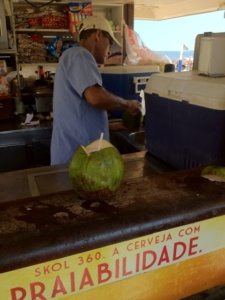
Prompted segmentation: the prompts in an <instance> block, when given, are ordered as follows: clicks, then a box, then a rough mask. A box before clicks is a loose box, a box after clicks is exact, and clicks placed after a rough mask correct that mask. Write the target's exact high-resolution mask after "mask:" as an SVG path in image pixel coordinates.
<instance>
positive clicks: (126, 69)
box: [99, 65, 160, 74]
mask: <svg viewBox="0 0 225 300" xmlns="http://www.w3.org/2000/svg"><path fill="white" fill-rule="evenodd" d="M99 70H100V73H102V74H141V73H159V72H160V67H159V66H158V65H148V66H146V65H143V66H142V65H140V66H106V67H104V66H103V67H100V68H99Z"/></svg>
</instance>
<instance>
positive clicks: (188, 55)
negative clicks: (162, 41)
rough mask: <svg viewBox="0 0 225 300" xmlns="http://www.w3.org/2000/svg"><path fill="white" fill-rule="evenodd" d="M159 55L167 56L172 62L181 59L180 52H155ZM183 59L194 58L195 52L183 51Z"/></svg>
mask: <svg viewBox="0 0 225 300" xmlns="http://www.w3.org/2000/svg"><path fill="white" fill-rule="evenodd" d="M155 52H156V53H158V54H161V55H162V54H164V55H166V56H167V57H168V58H169V59H170V60H171V61H173V60H179V58H180V51H155ZM182 58H183V59H185V58H192V59H193V58H194V51H193V50H184V51H183V56H182Z"/></svg>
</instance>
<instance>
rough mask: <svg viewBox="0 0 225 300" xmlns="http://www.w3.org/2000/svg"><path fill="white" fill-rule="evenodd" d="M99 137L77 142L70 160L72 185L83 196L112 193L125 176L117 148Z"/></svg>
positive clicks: (99, 197) (98, 197)
mask: <svg viewBox="0 0 225 300" xmlns="http://www.w3.org/2000/svg"><path fill="white" fill-rule="evenodd" d="M98 147H99V140H96V141H94V142H92V143H91V144H90V145H88V146H86V147H84V146H82V145H81V146H80V147H79V148H78V149H77V150H76V151H75V153H74V154H73V156H72V158H71V160H70V163H69V177H70V181H71V183H72V186H73V188H74V190H75V192H76V193H77V195H78V196H80V197H81V198H83V199H88V200H104V199H108V198H110V197H112V196H113V195H114V193H115V192H116V191H117V190H118V188H119V187H120V185H121V183H122V180H123V177H124V162H123V159H122V156H121V154H120V153H119V151H118V150H117V149H116V148H115V147H114V146H113V145H112V144H111V143H110V142H108V141H106V140H104V139H103V140H102V141H101V149H100V150H98Z"/></svg>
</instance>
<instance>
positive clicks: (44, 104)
mask: <svg viewBox="0 0 225 300" xmlns="http://www.w3.org/2000/svg"><path fill="white" fill-rule="evenodd" d="M52 96H53V91H52V89H51V88H49V87H38V88H36V90H35V92H34V98H35V106H36V111H37V112H39V113H43V112H51V111H52Z"/></svg>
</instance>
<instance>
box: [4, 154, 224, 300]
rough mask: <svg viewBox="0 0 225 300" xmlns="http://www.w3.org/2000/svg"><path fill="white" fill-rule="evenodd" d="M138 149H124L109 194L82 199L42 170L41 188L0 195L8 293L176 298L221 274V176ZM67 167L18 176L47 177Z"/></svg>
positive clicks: (24, 298) (14, 297)
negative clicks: (149, 158) (157, 163)
mask: <svg viewBox="0 0 225 300" xmlns="http://www.w3.org/2000/svg"><path fill="white" fill-rule="evenodd" d="M140 155H141V154H140V153H138V154H137V155H136V156H135V155H133V156H132V158H131V156H130V155H129V156H124V160H125V164H126V165H127V166H126V167H125V168H126V176H125V180H124V183H123V184H122V186H121V188H120V189H119V190H118V192H117V193H116V194H115V196H114V197H113V198H112V199H110V200H107V201H95V202H91V201H89V200H88V199H87V200H81V199H79V198H77V197H76V195H75V193H74V191H73V190H71V189H70V186H67V187H66V189H65V190H62V189H60V188H58V187H60V186H64V187H65V186H66V185H64V184H62V182H63V181H62V178H61V176H59V177H54V180H53V181H54V185H55V188H56V187H57V188H58V190H57V188H56V190H55V192H54V193H50V194H49V191H50V190H48V192H46V190H45V191H43V189H42V188H40V187H41V180H40V181H39V180H37V182H38V189H36V190H35V189H34V191H36V192H37V191H39V192H40V191H41V193H40V194H41V196H35V195H33V197H30V198H26V199H22V200H16V201H12V199H10V201H7V202H3V203H1V204H0V273H1V274H0V280H1V282H5V281H6V280H9V282H8V283H7V284H6V286H3V285H2V287H0V294H1V295H4V296H5V295H6V296H5V298H4V300H8V299H9V300H18V299H20V300H28V299H31V295H32V297H33V298H32V299H35V300H39V299H44V300H45V299H46V300H49V299H69V300H70V299H76V300H81V299H85V300H89V299H110V300H114V299H121V300H128V299H129V300H130V299H135V300H137V299H138V300H147V299H148V300H149V299H154V300H157V299H159V300H163V299H167V300H168V299H173V300H175V299H181V298H184V297H187V296H189V295H192V294H194V293H197V292H199V291H202V290H206V289H209V288H211V287H215V286H217V285H220V284H224V283H225V244H224V243H225V233H224V224H225V185H224V183H219V182H211V181H209V180H207V179H204V178H202V177H201V169H200V168H197V169H191V170H182V171H174V172H168V173H164V174H156V173H157V172H155V171H154V170H153V171H152V168H151V167H150V165H148V163H146V160H145V154H144V153H142V155H141V156H140ZM64 167H65V166H63V167H62V168H61V167H58V166H56V167H54V168H53V169H51V168H50V169H46V171H47V170H48V171H50V172H51V170H52V171H53V173H48V174H47V175H46V172H42V173H43V174H44V175H42V174H41V175H40V173H39V175H35V174H33V175H32V173H31V174H29V173H27V171H24V174H23V177H24V178H23V180H22V179H21V178H19V176H15V178H13V180H14V182H17V183H18V182H19V181H20V180H21V182H22V181H23V184H25V181H26V176H29V175H32V176H33V177H36V176H44V179H43V181H45V185H46V186H48V185H51V184H50V183H51V181H52V179H49V178H48V176H50V177H51V176H52V174H54V172H55V171H56V172H57V173H60V172H61V173H63V172H64ZM42 170H43V169H42ZM151 172H152V173H151ZM20 174H21V173H20ZM37 174H38V172H37ZM61 175H62V174H61ZM45 176H47V177H45ZM54 176H55V175H54ZM62 176H64V175H62ZM9 178H10V177H8V180H10V179H9ZM57 180H59V181H60V183H58V184H57V183H56V181H57ZM11 183H12V182H11ZM26 186H27V190H30V187H29V180H28V181H27V182H26ZM28 187H29V188H28ZM31 190H32V189H31ZM20 195H22V194H20ZM28 197H29V196H28ZM8 200H9V199H8ZM218 231H219V232H218ZM25 272H26V273H25ZM24 273H25V274H27V276H26V280H25V282H24V279H22V274H24ZM201 274H204V276H201ZM15 278H16V279H15ZM165 291H166V292H165ZM10 295H11V298H10Z"/></svg>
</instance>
